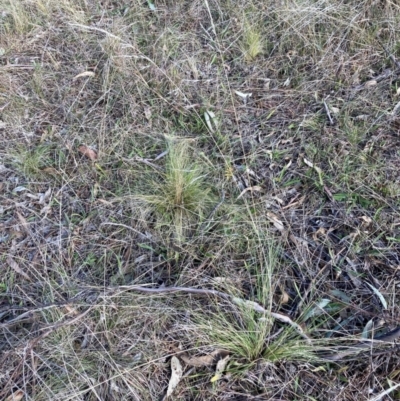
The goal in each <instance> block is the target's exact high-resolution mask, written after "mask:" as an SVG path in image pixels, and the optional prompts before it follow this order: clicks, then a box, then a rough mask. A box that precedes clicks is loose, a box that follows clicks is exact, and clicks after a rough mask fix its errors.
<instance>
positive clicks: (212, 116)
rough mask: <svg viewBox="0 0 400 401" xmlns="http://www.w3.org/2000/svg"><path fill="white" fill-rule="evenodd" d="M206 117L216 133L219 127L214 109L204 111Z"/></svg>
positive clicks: (209, 126) (210, 127)
mask: <svg viewBox="0 0 400 401" xmlns="http://www.w3.org/2000/svg"><path fill="white" fill-rule="evenodd" d="M204 119H205V120H206V123H207V126H208V128H209V130H210V131H211V132H212V133H213V134H214V133H215V131H216V130H217V129H218V123H217V120H216V116H215V114H214V113H213V112H212V111H210V110H207V111H205V112H204Z"/></svg>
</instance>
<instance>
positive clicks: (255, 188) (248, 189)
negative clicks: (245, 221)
mask: <svg viewBox="0 0 400 401" xmlns="http://www.w3.org/2000/svg"><path fill="white" fill-rule="evenodd" d="M261 190H262V188H261V187H260V186H259V185H254V186H253V187H248V188H245V189H244V190H243V191H242V192H241V193H240V195H239V196H238V197H237V198H236V200H238V199H240V198H241V197H242V196H243V195H244V194H245V193H246V192H249V191H251V192H253V191H261Z"/></svg>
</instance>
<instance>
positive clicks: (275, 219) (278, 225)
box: [267, 212, 285, 231]
mask: <svg viewBox="0 0 400 401" xmlns="http://www.w3.org/2000/svg"><path fill="white" fill-rule="evenodd" d="M267 217H268V219H269V221H270V222H271V223H273V224H274V226H275V228H277V229H278V230H279V231H283V230H284V228H285V227H284V225H283V222H282V221H281V220H279V219H278V217H277V216H275V215H274V214H273V213H271V212H267Z"/></svg>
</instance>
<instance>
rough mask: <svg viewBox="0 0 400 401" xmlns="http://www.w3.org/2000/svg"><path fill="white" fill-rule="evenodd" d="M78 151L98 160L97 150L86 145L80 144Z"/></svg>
mask: <svg viewBox="0 0 400 401" xmlns="http://www.w3.org/2000/svg"><path fill="white" fill-rule="evenodd" d="M78 151H79V152H81V153H82V154H83V155H84V156H86V157H88V158H89V159H90V160H97V152H96V151H95V150H93V149H91V148H89V147H88V146H86V145H81V146H79V148H78Z"/></svg>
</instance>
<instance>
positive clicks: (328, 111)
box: [324, 100, 335, 125]
mask: <svg viewBox="0 0 400 401" xmlns="http://www.w3.org/2000/svg"><path fill="white" fill-rule="evenodd" d="M324 106H325V111H326V114H327V116H328V118H329V122H330V123H331V125H334V124H335V122H334V121H333V119H332V117H331V112H330V110H329V107H328V105H327V104H326V102H325V100H324Z"/></svg>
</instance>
